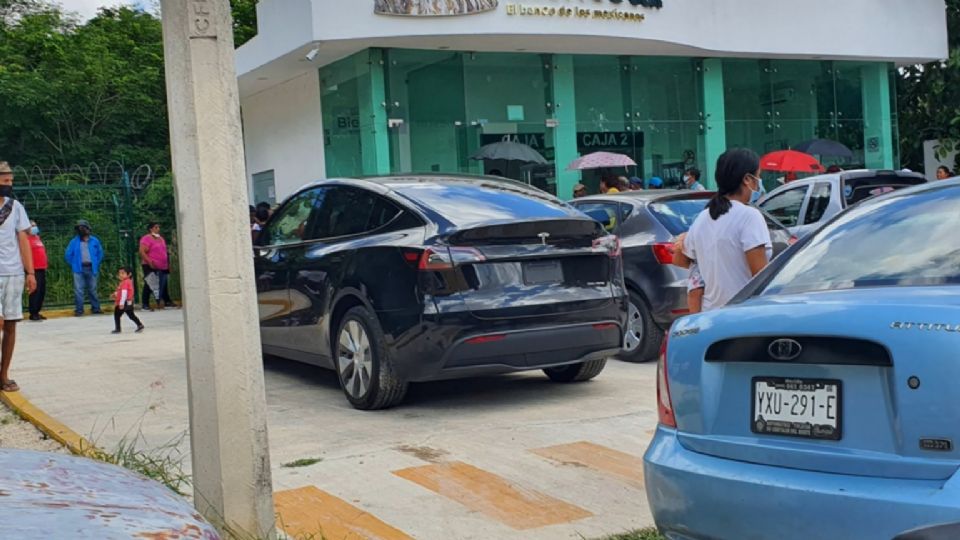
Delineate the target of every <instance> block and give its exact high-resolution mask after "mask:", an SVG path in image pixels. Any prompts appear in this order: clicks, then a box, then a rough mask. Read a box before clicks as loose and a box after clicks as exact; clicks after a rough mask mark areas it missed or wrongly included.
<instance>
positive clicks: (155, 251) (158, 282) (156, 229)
mask: <svg viewBox="0 0 960 540" xmlns="http://www.w3.org/2000/svg"><path fill="white" fill-rule="evenodd" d="M140 264H141V265H142V266H143V291H142V294H143V298H142V299H141V301H142V302H143V309H144V310H147V311H152V310H151V309H150V295H151V294H153V297H154V298H156V299H157V302H158V303H159V302H160V301H161V300H162V301H163V307H164V308H170V307H176V304H174V302H173V300H172V299H171V298H170V291H169V287H168V284H169V282H170V254H169V250H168V249H167V241H166V239H164V237H163V236H162V235H161V234H160V224H159V223H157V222H151V223H150V224H149V225H147V234H145V235H144V236H143V238H141V239H140ZM151 274H155V276H156V278H155V279H149V276H150V275H151ZM151 281H152V282H153V284H154V285H155V290H152V289H153V288H152V287H151V286H150V282H151Z"/></svg>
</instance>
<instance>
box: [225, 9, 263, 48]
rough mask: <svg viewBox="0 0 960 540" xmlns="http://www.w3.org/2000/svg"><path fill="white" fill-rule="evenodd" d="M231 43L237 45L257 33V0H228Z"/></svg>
mask: <svg viewBox="0 0 960 540" xmlns="http://www.w3.org/2000/svg"><path fill="white" fill-rule="evenodd" d="M230 9H231V11H233V43H234V45H235V46H237V47H239V46H241V45H243V44H244V43H246V42H248V41H250V39H251V38H253V36H255V35H257V0H230Z"/></svg>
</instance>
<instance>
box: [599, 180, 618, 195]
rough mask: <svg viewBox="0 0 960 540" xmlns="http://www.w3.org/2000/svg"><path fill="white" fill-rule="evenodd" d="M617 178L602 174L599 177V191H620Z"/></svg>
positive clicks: (607, 192)
mask: <svg viewBox="0 0 960 540" xmlns="http://www.w3.org/2000/svg"><path fill="white" fill-rule="evenodd" d="M617 184H618V182H617V178H616V177H611V176H604V177H603V178H601V179H600V193H603V194H604V195H609V194H611V193H620V189H619V188H618V187H617Z"/></svg>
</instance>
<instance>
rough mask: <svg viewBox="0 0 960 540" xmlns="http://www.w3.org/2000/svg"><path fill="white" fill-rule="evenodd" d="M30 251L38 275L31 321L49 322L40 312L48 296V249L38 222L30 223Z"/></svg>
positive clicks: (33, 296) (31, 302)
mask: <svg viewBox="0 0 960 540" xmlns="http://www.w3.org/2000/svg"><path fill="white" fill-rule="evenodd" d="M29 235H30V251H31V252H32V254H33V269H34V272H36V275H37V290H35V291H33V293H31V294H30V299H29V311H30V320H31V321H34V322H38V321H45V320H47V318H46V317H44V316H43V315H42V314H41V313H40V312H41V311H42V310H43V301H44V299H46V296H47V248H46V247H45V246H44V245H43V240H41V239H40V228H39V227H37V224H36V222H34V221H31V222H30V231H29Z"/></svg>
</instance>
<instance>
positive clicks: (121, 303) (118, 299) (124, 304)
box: [111, 267, 144, 334]
mask: <svg viewBox="0 0 960 540" xmlns="http://www.w3.org/2000/svg"><path fill="white" fill-rule="evenodd" d="M117 278H118V279H119V280H120V283H119V284H118V285H117V291H116V292H115V293H113V294H112V295H111V298H112V299H113V302H114V308H113V325H114V330H113V332H111V334H119V333H121V332H122V331H123V329H122V328H120V319H121V318H122V317H123V316H124V315H126V316H127V318H129V319H130V320H131V321H133V322H134V324H136V325H137V330H136V333H138V334H139V333H140V332H143V328H144V326H143V323H142V322H140V319H139V318H137V314H136V313H134V312H133V304H134V302H133V272H132V271H131V270H130V269H129V268H126V267H122V268H120V270H118V271H117Z"/></svg>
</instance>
